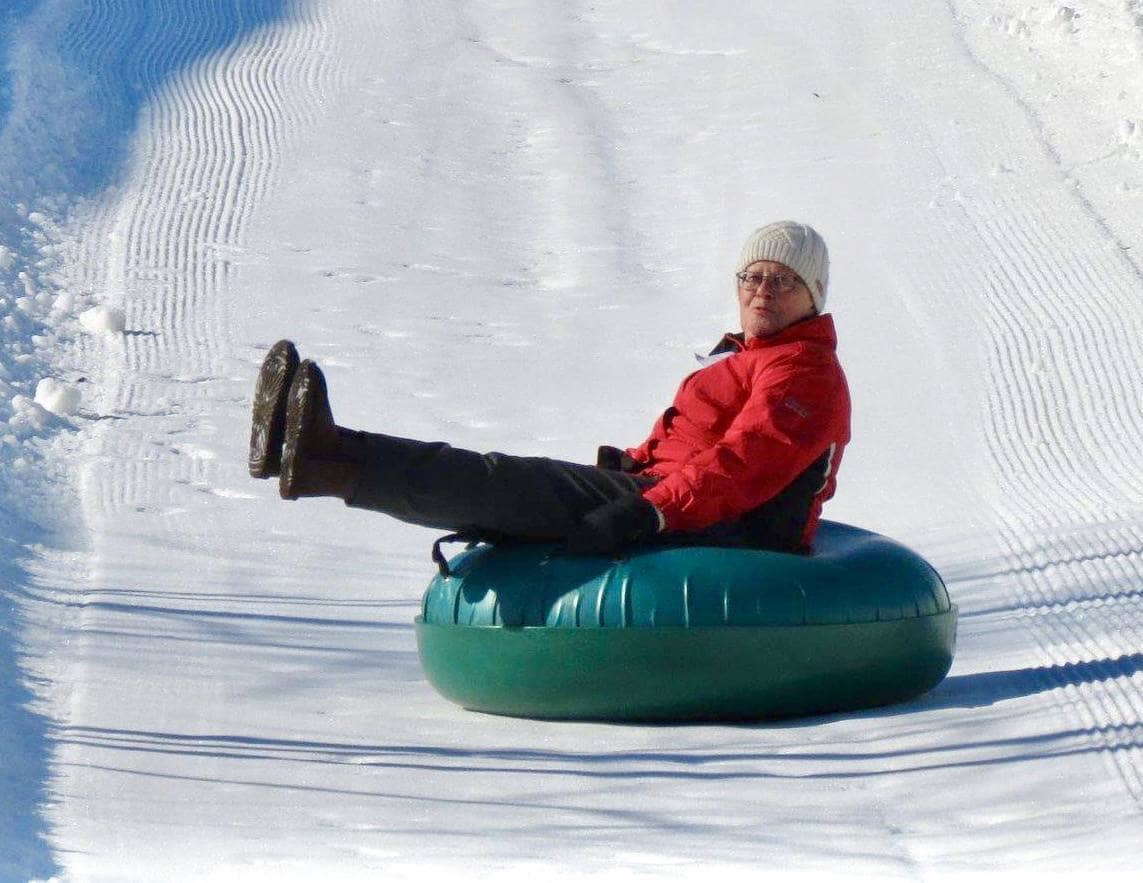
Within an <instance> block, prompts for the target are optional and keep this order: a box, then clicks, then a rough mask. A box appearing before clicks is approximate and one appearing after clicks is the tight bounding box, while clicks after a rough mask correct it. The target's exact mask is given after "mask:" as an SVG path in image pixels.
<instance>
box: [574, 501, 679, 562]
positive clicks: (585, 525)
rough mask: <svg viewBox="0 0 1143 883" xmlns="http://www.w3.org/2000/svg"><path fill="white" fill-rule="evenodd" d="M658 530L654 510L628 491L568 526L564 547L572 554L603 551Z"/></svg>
mask: <svg viewBox="0 0 1143 883" xmlns="http://www.w3.org/2000/svg"><path fill="white" fill-rule="evenodd" d="M658 532H659V512H658V510H657V509H656V508H655V507H654V506H652V505H651V504H650V503H648V502H647V501H646V500H644V499H643V498H642V497H641V496H640V495H639V494H632V495H631V496H629V497H621V498H620V499H618V500H612V501H611V502H610V503H604V504H603V505H602V506H598V507H596V508H595V509H592V510H591V511H590V512H588V513H587V515H585V516H584V517H583V518H581V519H580V522H579V524H577V525H576V526H575V527H574V528H572V531H571V533H570V534H569V535H568V538H567V547H568V551H569V552H572V553H573V554H575V555H607V554H609V553H611V552H614V551H615V550H616V549H618V548H620V547H621V546H626V545H629V544H630V543H635V542H638V541H639V540H641V539H644V538H646V537H649V536H653V535H654V534H656V533H658Z"/></svg>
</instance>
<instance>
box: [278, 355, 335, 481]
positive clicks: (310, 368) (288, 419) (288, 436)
mask: <svg viewBox="0 0 1143 883" xmlns="http://www.w3.org/2000/svg"><path fill="white" fill-rule="evenodd" d="M324 388H325V378H324V377H323V376H322V373H321V370H320V369H319V368H318V366H317V365H316V364H315V363H314V362H311V361H310V360H309V359H306V360H305V361H304V362H302V363H301V364H300V365H299V366H298V370H297V371H296V372H295V374H294V379H293V382H292V383H291V384H290V389H289V393H288V395H287V396H286V416H285V432H284V440H283V442H282V462H281V475H280V477H279V479H278V494H279V496H281V498H282V499H283V500H296V499H298V497H299V496H300V494H298V493H297V491H298V487H297V484H298V479H299V475H298V466H299V464H300V463H302V462H303V461H304V460H305V458H306V454H307V452H306V446H305V440H306V438H307V437H308V436H309V429H310V426H311V425H312V423H313V420H314V402H315V401H316V400H317V398H318V396H317V395H315V392H316V390H318V389H321V390H322V391H324Z"/></svg>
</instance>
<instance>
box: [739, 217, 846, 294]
mask: <svg viewBox="0 0 1143 883" xmlns="http://www.w3.org/2000/svg"><path fill="white" fill-rule="evenodd" d="M755 261H777V262H778V263H779V264H785V265H786V266H787V267H789V268H790V269H791V270H793V271H794V272H795V273H797V274H798V275H799V276H801V277H802V281H803V282H805V283H806V287H807V288H808V289H809V290H810V297H812V298H813V300H814V308H815V309H816V310H817V311H818V312H819V313H821V312H823V311H824V310H825V302H826V292H827V290H828V288H829V251H828V250H827V249H826V244H825V240H824V239H822V237H821V234H819V233H818V232H817V230H815V229H814V228H813V227H811V226H809V225H808V224H799V223H797V222H796V221H778V222H777V223H774V224H767V225H766V226H765V227H759V228H758V229H757V230H755V231H754V232H753V233H752V234H750V238H748V239H747V240H746V244H745V245H744V246H742V254H741V255H740V256H739V258H738V267H737V269H736V271H735V272H738V273H741V272H742V271H743V270H744V269H746V268H747V267H748V266H750V265H751V264H752V263H754V262H755Z"/></svg>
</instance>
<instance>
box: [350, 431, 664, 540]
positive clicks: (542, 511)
mask: <svg viewBox="0 0 1143 883" xmlns="http://www.w3.org/2000/svg"><path fill="white" fill-rule="evenodd" d="M362 436H363V438H364V442H365V446H366V450H367V455H366V461H365V466H364V469H363V472H362V480H361V483H360V484H359V485H358V488H357V492H356V494H354V496H353V497H352V498H350V499H349V500H347V502H348V503H349V505H350V506H354V507H357V508H362V509H372V510H375V511H378V512H385V513H387V514H389V515H392V516H394V517H396V518H400V519H401V520H402V521H408V522H411V523H413V524H422V525H425V526H426V527H440V528H447V529H452V530H460V531H466V530H468V531H474V532H476V533H482V532H491V533H493V534H500V535H504V536H510V537H516V538H519V539H534V540H545V539H563V538H564V537H566V536H567V535H568V533H569V532H570V531H571V530H572V528H573V527H575V525H576V524H578V522H579V521H580V519H581V518H582V517H583V516H584V515H585V514H587V513H588V512H590V511H591V510H592V509H595V508H596V507H598V506H601V505H603V504H604V503H607V502H608V501H610V500H614V499H617V498H619V497H623V496H628V495H630V494H634V493H639V492H640V491H641V490H643V489H644V488H646V487H647V486H648V485H649V484H650V483H651V482H650V481H649V480H648V479H644V478H640V477H638V476H634V475H629V474H626V473H622V472H612V471H610V470H604V469H597V468H595V467H594V466H585V465H582V464H579V463H568V462H564V461H562V460H550V459H548V458H546V457H515V456H511V455H508V454H501V453H495V452H493V453H488V454H478V453H476V452H474V451H467V450H462V449H460V448H454V447H452V446H451V445H448V444H445V443H444V442H421V441H414V440H412V439H403V438H394V437H392V436H386V435H376V434H373V433H363V434H362Z"/></svg>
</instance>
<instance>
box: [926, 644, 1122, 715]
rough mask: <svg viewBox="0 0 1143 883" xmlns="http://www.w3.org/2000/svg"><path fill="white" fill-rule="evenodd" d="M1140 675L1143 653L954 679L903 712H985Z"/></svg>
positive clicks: (982, 673) (988, 672) (983, 673)
mask: <svg viewBox="0 0 1143 883" xmlns="http://www.w3.org/2000/svg"><path fill="white" fill-rule="evenodd" d="M1138 671H1143V653H1129V654H1125V655H1123V656H1120V657H1118V658H1116V659H1089V660H1084V661H1082V662H1066V663H1063V664H1060V665H1039V666H1034V667H1032V668H1017V669H1008V670H1005V671H985V672H978V673H976V674H967V675H951V676H949V677H947V678H945V679H944V681H942V682H941V683H940V684H938V685H937V687H936V688H935V689H934V690H933V691H932V692H930V693H928V694H926V695H925V696H923V697H921V698H920V699H918V700H916V701H915V702H913V703H909V704H908V705H906V706H904V708H905V710H907V711H912V710H916V709H918V708H926V709H928V708H983V707H986V706H989V705H995V704H996V703H997V702H1003V701H1005V700H1008V699H1019V698H1021V697H1024V696H1032V695H1034V694H1036V693H1043V692H1046V691H1047V690H1054V689H1057V688H1060V687H1066V686H1076V685H1078V684H1091V683H1096V682H1098V681H1107V680H1111V679H1113V678H1129V677H1131V676H1132V675H1134V674H1135V673H1136V672H1138Z"/></svg>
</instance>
